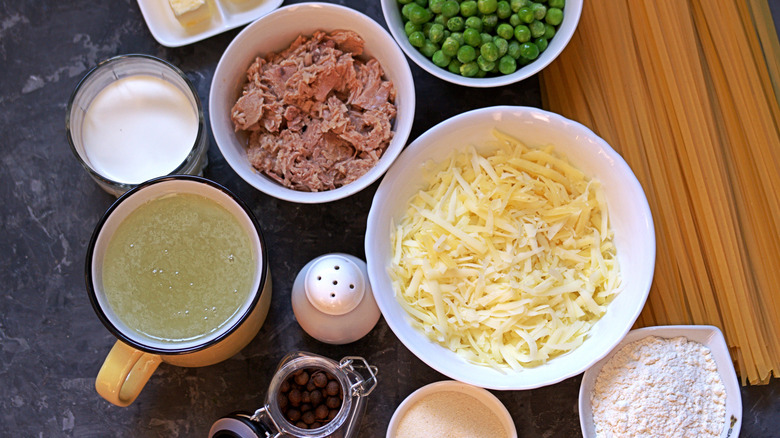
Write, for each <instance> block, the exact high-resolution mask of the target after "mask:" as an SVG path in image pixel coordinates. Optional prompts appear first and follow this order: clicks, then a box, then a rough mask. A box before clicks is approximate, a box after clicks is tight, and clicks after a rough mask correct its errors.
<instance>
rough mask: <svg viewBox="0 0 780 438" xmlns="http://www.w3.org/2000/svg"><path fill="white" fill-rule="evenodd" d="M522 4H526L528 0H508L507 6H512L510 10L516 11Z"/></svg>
mask: <svg viewBox="0 0 780 438" xmlns="http://www.w3.org/2000/svg"><path fill="white" fill-rule="evenodd" d="M524 6H528V0H509V7H511V8H512V12H517V11H519V10H520V8H522V7H524Z"/></svg>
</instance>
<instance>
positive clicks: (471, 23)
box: [466, 17, 482, 32]
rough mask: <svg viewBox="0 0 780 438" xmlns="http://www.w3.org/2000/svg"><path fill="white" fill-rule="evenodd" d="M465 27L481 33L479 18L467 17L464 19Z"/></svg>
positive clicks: (480, 20)
mask: <svg viewBox="0 0 780 438" xmlns="http://www.w3.org/2000/svg"><path fill="white" fill-rule="evenodd" d="M466 27H468V28H470V29H476V30H477V32H482V19H481V18H479V17H469V18H467V19H466Z"/></svg>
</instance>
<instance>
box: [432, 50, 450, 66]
mask: <svg viewBox="0 0 780 438" xmlns="http://www.w3.org/2000/svg"><path fill="white" fill-rule="evenodd" d="M431 61H433V63H434V64H436V65H437V66H439V67H441V68H445V67H447V66H448V65H450V61H452V57H450V56H447V55H445V54H444V52H442V51H441V50H437V51H435V52H433V56H432V57H431Z"/></svg>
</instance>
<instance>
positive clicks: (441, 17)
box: [433, 14, 447, 26]
mask: <svg viewBox="0 0 780 438" xmlns="http://www.w3.org/2000/svg"><path fill="white" fill-rule="evenodd" d="M433 24H441V25H442V26H446V25H447V18H446V17H444V15H442V14H439V15H437V16H436V18H434V19H433Z"/></svg>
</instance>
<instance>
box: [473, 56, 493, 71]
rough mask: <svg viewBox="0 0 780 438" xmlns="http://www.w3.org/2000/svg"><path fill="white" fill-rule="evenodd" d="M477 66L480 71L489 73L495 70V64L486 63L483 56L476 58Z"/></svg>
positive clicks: (491, 62)
mask: <svg viewBox="0 0 780 438" xmlns="http://www.w3.org/2000/svg"><path fill="white" fill-rule="evenodd" d="M477 65H478V66H479V69H480V70H484V71H490V70H493V68H495V66H496V63H495V62H494V61H488V60H487V59H485V57H484V56H482V55H479V56H477Z"/></svg>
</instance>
